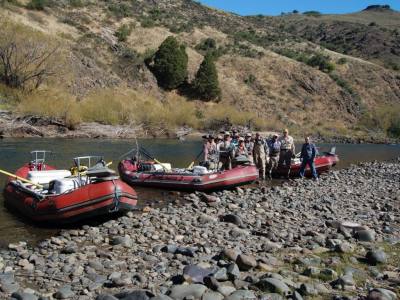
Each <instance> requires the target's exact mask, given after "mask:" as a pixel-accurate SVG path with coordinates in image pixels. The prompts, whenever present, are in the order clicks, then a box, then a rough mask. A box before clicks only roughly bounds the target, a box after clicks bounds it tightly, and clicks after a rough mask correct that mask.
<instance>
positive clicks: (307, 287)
mask: <svg viewBox="0 0 400 300" xmlns="http://www.w3.org/2000/svg"><path fill="white" fill-rule="evenodd" d="M299 292H300V294H301V295H302V296H317V295H318V290H317V289H316V288H315V286H314V284H312V283H302V284H301V286H300V289H299Z"/></svg>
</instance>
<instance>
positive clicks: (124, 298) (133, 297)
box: [114, 290, 154, 300]
mask: <svg viewBox="0 0 400 300" xmlns="http://www.w3.org/2000/svg"><path fill="white" fill-rule="evenodd" d="M114 296H115V297H116V298H118V299H121V300H149V299H150V298H151V297H153V296H154V295H153V294H152V293H151V292H149V291H146V290H137V291H124V292H121V293H118V294H115V295H114Z"/></svg>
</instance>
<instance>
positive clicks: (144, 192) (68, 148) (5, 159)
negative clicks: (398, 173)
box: [0, 138, 400, 247]
mask: <svg viewBox="0 0 400 300" xmlns="http://www.w3.org/2000/svg"><path fill="white" fill-rule="evenodd" d="M139 143H140V145H141V146H143V147H144V148H146V149H147V150H148V152H150V153H151V154H152V155H154V156H155V157H156V158H157V159H158V160H160V161H163V162H170V163H171V164H172V165H173V166H175V167H186V166H188V165H189V164H190V163H191V161H192V160H193V159H194V158H195V157H196V156H197V155H198V153H199V151H201V141H199V140H186V141H178V140H166V139H157V140H140V141H139ZM318 146H319V147H320V150H321V151H324V150H329V149H330V148H331V147H332V146H333V145H331V144H320V145H318ZM134 147H136V146H135V142H134V141H132V140H100V139H98V140H97V139H73V140H72V139H71V140H70V139H35V138H26V139H13V138H7V139H2V140H1V139H0V169H3V170H7V171H10V172H13V171H15V170H16V169H17V168H19V167H20V166H21V165H23V164H24V163H26V162H27V161H29V159H30V155H29V152H30V151H32V150H50V151H52V152H53V154H52V155H51V156H50V157H49V158H48V160H47V161H48V163H49V164H51V165H54V166H56V167H57V168H69V167H71V165H72V158H73V157H76V156H85V155H102V156H104V158H105V160H106V161H107V162H109V161H112V162H113V165H112V166H111V167H114V168H116V167H117V164H118V161H119V160H120V158H119V157H120V155H122V154H124V153H126V152H128V151H130V150H131V149H132V148H134ZM336 152H337V153H338V154H339V156H340V162H339V164H338V166H337V167H336V168H337V169H340V168H345V167H348V166H349V165H350V164H352V163H358V162H367V161H373V160H380V161H382V160H390V159H394V158H397V157H399V156H400V145H370V144H366V145H352V144H339V145H336ZM5 181H6V177H5V176H3V175H0V186H1V187H3V186H4V184H5ZM136 190H137V192H138V197H139V201H140V202H141V203H142V204H143V203H149V202H161V203H162V202H164V201H170V200H172V198H173V197H174V196H173V195H172V194H170V193H168V192H165V191H160V190H153V189H143V188H142V189H139V188H137V189H136ZM3 201H4V199H3V195H2V194H0V247H1V246H5V245H7V244H8V243H10V242H16V241H20V240H24V241H28V242H30V243H35V242H37V241H39V240H41V239H43V238H46V237H48V236H50V235H52V234H56V233H57V231H58V230H59V228H49V227H38V226H36V225H34V224H31V223H29V222H27V221H26V220H23V219H21V218H20V217H18V216H16V215H14V214H11V213H10V212H8V210H7V209H6V208H5V207H4V205H3ZM80 225H82V224H80ZM77 226H79V225H77Z"/></svg>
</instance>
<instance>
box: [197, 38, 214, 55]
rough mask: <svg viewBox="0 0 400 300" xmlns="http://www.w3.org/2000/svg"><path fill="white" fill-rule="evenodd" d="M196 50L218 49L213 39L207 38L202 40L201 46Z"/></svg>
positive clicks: (198, 45)
mask: <svg viewBox="0 0 400 300" xmlns="http://www.w3.org/2000/svg"><path fill="white" fill-rule="evenodd" d="M195 49H196V50H201V51H206V52H208V51H210V50H215V49H217V42H216V41H215V40H214V39H213V38H206V39H204V40H202V41H201V42H200V43H199V44H197V45H196V47H195Z"/></svg>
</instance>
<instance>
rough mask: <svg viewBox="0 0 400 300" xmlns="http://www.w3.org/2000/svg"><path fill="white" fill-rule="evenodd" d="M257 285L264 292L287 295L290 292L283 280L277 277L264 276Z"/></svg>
mask: <svg viewBox="0 0 400 300" xmlns="http://www.w3.org/2000/svg"><path fill="white" fill-rule="evenodd" d="M256 286H257V287H258V288H259V289H260V290H261V291H263V292H271V293H278V294H280V295H287V294H289V292H290V289H289V287H288V286H287V285H286V284H285V283H284V282H283V281H282V280H279V279H276V278H264V279H261V280H260V281H259V282H257V283H256Z"/></svg>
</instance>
